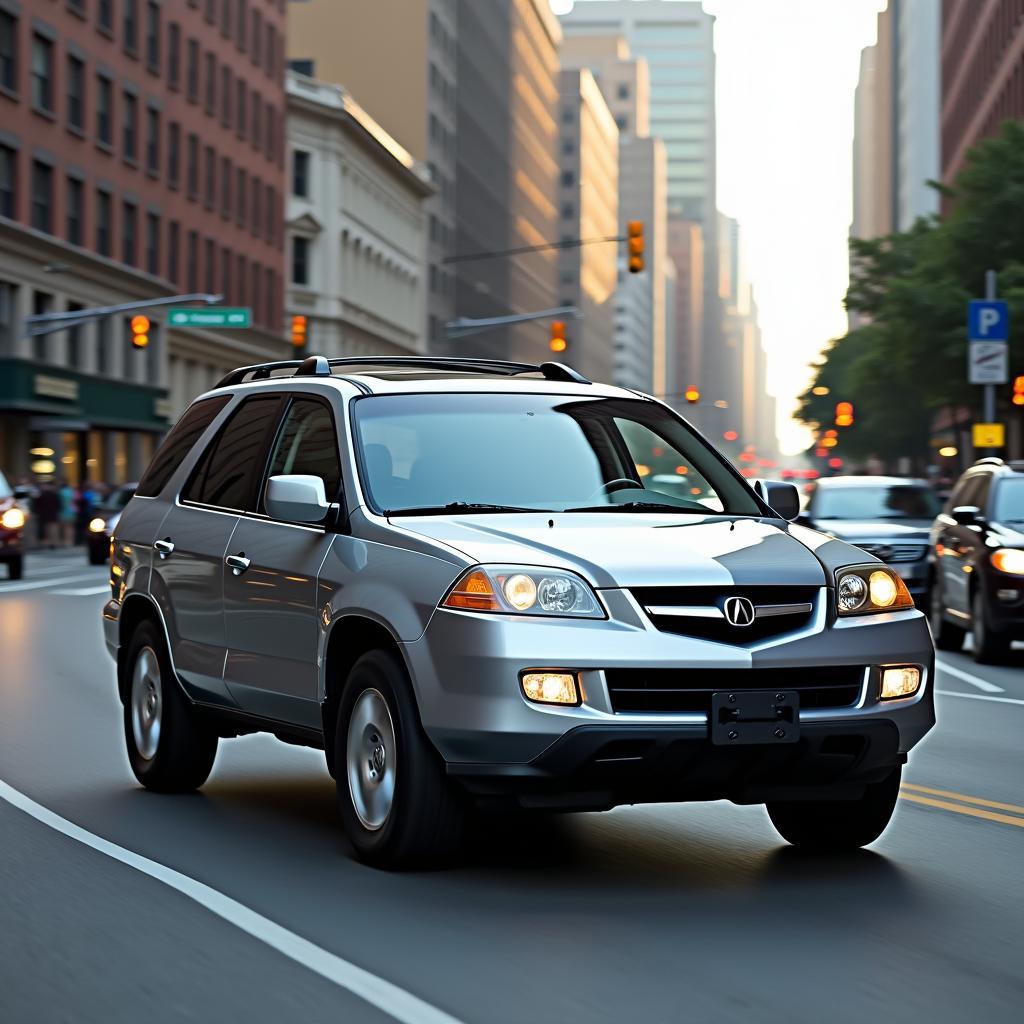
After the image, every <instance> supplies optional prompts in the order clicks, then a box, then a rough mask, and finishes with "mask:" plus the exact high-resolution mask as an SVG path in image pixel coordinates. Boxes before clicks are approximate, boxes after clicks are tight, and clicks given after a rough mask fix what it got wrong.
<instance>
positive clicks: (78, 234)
mask: <svg viewBox="0 0 1024 1024" xmlns="http://www.w3.org/2000/svg"><path fill="white" fill-rule="evenodd" d="M64 205H65V210H64V213H65V218H66V221H67V232H66V234H67V236H68V241H69V242H70V243H71V244H72V245H81V244H82V183H81V181H79V180H78V178H68V179H67V191H66V193H65V200H64Z"/></svg>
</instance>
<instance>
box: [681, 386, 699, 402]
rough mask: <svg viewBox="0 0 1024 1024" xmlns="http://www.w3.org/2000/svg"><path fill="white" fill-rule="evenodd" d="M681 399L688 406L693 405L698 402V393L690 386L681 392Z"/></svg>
mask: <svg viewBox="0 0 1024 1024" xmlns="http://www.w3.org/2000/svg"><path fill="white" fill-rule="evenodd" d="M683 398H685V399H686V400H687V401H688V402H689V403H690V405H694V404H695V403H696V402H699V401H700V392H699V391H698V390H697V388H695V387H694V386H693V385H692V384H691V385H690V386H689V387H688V388H687V389H686V390H685V391H684V392H683Z"/></svg>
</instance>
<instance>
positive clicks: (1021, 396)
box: [1010, 376, 1024, 405]
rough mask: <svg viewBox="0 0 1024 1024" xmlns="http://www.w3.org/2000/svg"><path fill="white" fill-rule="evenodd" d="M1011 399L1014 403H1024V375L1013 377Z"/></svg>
mask: <svg viewBox="0 0 1024 1024" xmlns="http://www.w3.org/2000/svg"><path fill="white" fill-rule="evenodd" d="M1010 401H1011V402H1013V404H1014V405H1024V376H1020V377H1014V378H1013V397H1012V398H1011V399H1010Z"/></svg>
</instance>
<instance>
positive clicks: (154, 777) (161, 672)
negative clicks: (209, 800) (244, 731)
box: [124, 622, 217, 793]
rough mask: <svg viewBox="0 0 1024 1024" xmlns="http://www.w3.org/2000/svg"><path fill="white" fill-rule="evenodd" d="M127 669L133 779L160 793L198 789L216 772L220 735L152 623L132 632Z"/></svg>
mask: <svg viewBox="0 0 1024 1024" xmlns="http://www.w3.org/2000/svg"><path fill="white" fill-rule="evenodd" d="M125 671H126V672H127V673H128V692H127V694H126V699H125V705H124V736H125V743H126V745H127V747H128V760H129V762H130V763H131V766H132V771H133V772H134V773H135V777H136V778H137V779H138V780H139V782H141V783H142V785H144V786H145V787H146V789H152V790H155V791H157V792H159V793H187V792H190V791H191V790H194V789H198V788H199V787H200V786H201V785H202V784H203V783H204V782H205V781H206V780H207V778H208V777H209V774H210V771H211V769H212V768H213V759H214V757H215V756H216V754H217V736H216V734H215V733H214V732H212V731H211V730H210V729H208V728H207V727H206V726H205V724H204V723H203V722H202V721H201V720H200V719H199V717H198V715H197V714H196V713H195V711H194V710H193V709H192V707H191V705H190V704H189V703H188V701H187V700H186V698H185V694H184V693H183V692H182V690H181V687H180V686H179V685H178V681H177V680H176V679H175V678H174V675H173V670H172V668H171V664H170V658H169V657H168V655H167V648H166V646H165V644H164V638H163V635H162V634H161V632H160V631H159V630H158V629H157V627H156V626H155V625H154V624H153V623H152V622H143V623H142V624H141V625H140V626H139V627H138V629H136V630H135V632H134V633H133V634H132V638H131V641H130V643H129V647H128V657H127V659H126V664H125Z"/></svg>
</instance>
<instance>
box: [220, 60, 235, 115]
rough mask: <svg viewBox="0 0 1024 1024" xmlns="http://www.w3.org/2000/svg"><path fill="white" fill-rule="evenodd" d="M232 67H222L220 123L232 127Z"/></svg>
mask: <svg viewBox="0 0 1024 1024" xmlns="http://www.w3.org/2000/svg"><path fill="white" fill-rule="evenodd" d="M231 88H232V87H231V68H229V67H223V68H221V69H220V123H221V124H222V125H224V127H225V128H230V127H231V96H232V93H231Z"/></svg>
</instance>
